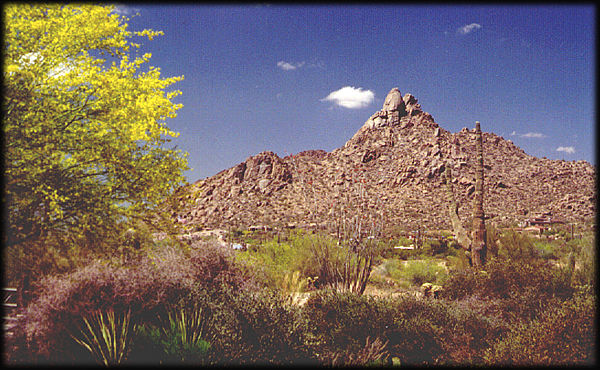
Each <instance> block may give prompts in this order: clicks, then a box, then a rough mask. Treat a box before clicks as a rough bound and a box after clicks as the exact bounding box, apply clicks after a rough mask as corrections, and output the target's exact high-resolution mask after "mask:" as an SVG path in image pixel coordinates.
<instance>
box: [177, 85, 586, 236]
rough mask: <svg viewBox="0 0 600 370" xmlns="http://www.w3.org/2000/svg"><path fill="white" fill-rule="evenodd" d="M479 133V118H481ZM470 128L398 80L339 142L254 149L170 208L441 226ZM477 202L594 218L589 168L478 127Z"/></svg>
mask: <svg viewBox="0 0 600 370" xmlns="http://www.w3.org/2000/svg"><path fill="white" fill-rule="evenodd" d="M482 129H483V131H485V122H484V123H483V124H482ZM473 133H474V129H473V128H471V129H468V128H463V129H462V130H461V131H460V132H457V133H451V132H449V131H446V130H445V129H444V128H442V127H440V126H439V125H438V124H437V123H436V122H435V121H434V119H433V117H432V116H431V115H430V114H429V113H427V112H425V111H423V109H422V108H421V105H420V104H419V103H418V101H417V99H416V98H415V97H414V96H412V95H411V94H405V95H404V96H402V95H401V93H400V91H399V90H398V89H397V88H394V89H392V90H391V91H390V92H389V94H388V95H387V97H386V99H385V102H384V104H383V107H382V109H381V110H380V111H377V112H375V113H374V114H373V115H371V117H369V119H368V120H367V121H366V122H365V124H364V125H363V126H362V127H361V128H360V129H359V130H358V131H357V132H356V134H355V135H354V136H353V137H352V138H351V139H350V140H348V141H347V142H346V144H345V145H344V146H343V147H341V148H338V149H335V150H333V151H332V152H325V151H323V150H308V151H304V152H301V153H298V154H295V155H289V156H286V157H283V158H281V157H279V156H278V155H277V154H275V153H273V152H262V153H259V154H257V155H255V156H252V157H250V158H248V159H246V160H245V161H244V162H242V163H240V164H238V165H237V166H234V167H232V168H230V169H226V170H223V171H221V172H220V173H218V174H216V175H215V176H212V177H210V178H207V179H204V180H200V181H197V182H195V183H194V184H191V185H189V186H187V187H184V188H181V189H179V190H178V191H177V192H176V193H175V195H174V196H175V197H176V199H174V200H175V204H177V206H176V209H170V212H171V215H172V216H173V217H174V218H176V219H177V220H178V221H179V222H180V223H182V224H185V225H188V226H192V229H195V230H201V229H211V228H230V227H240V228H248V227H250V226H252V225H269V226H272V227H294V226H296V225H297V226H306V225H309V224H312V225H313V226H314V225H321V226H324V225H325V224H327V223H330V222H332V220H335V219H337V220H339V219H341V218H348V217H353V216H356V215H361V217H365V218H366V217H369V218H371V219H373V220H374V219H378V220H379V222H381V223H382V224H384V226H385V227H389V226H392V225H394V226H399V227H403V228H414V227H424V228H446V229H448V228H450V221H449V217H448V211H447V205H448V199H447V197H446V193H445V191H444V187H443V176H442V174H443V172H444V171H445V170H449V171H451V176H452V186H453V190H454V196H455V198H456V200H457V202H458V204H459V215H460V218H461V219H462V221H463V223H465V224H466V222H468V221H469V220H470V219H471V216H472V214H471V209H472V202H471V197H472V194H473V192H474V183H475V159H476V156H475V137H474V134H473ZM483 151H484V169H485V180H484V184H485V185H484V199H485V200H484V202H485V203H484V209H485V214H486V216H487V218H488V219H489V220H490V221H491V222H492V223H495V224H497V225H499V226H508V225H514V224H515V223H516V222H522V221H524V220H526V219H528V218H530V217H533V216H535V215H538V214H544V213H545V214H551V215H552V217H554V218H558V219H562V220H564V221H566V222H584V221H590V220H593V218H594V216H595V210H596V208H595V207H596V206H595V204H596V195H595V194H596V192H595V176H596V170H595V167H594V166H592V165H591V164H590V163H588V162H586V161H571V162H569V161H564V160H550V159H545V158H542V159H540V158H536V157H533V156H530V155H528V154H526V153H525V152H524V151H523V150H522V149H520V148H518V147H517V146H515V145H514V144H513V143H512V141H510V140H505V139H504V138H502V137H501V136H498V135H496V134H494V133H490V132H484V133H483Z"/></svg>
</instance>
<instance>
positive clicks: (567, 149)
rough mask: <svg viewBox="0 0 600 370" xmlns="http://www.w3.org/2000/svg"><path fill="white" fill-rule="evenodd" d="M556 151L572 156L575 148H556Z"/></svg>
mask: <svg viewBox="0 0 600 370" xmlns="http://www.w3.org/2000/svg"><path fill="white" fill-rule="evenodd" d="M556 151H557V152H565V153H568V154H573V153H575V148H574V147H572V146H559V147H558V148H556Z"/></svg>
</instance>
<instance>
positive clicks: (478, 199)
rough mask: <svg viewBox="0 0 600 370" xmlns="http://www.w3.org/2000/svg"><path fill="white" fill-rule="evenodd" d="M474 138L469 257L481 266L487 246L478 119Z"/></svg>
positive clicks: (481, 145) (481, 149) (480, 136)
mask: <svg viewBox="0 0 600 370" xmlns="http://www.w3.org/2000/svg"><path fill="white" fill-rule="evenodd" d="M475 140H476V146H477V167H476V169H475V194H474V197H473V229H472V230H471V233H472V243H471V258H472V262H473V266H482V265H484V264H485V256H486V252H487V248H486V230H485V214H484V213H483V137H482V135H481V127H480V126H479V121H477V122H475Z"/></svg>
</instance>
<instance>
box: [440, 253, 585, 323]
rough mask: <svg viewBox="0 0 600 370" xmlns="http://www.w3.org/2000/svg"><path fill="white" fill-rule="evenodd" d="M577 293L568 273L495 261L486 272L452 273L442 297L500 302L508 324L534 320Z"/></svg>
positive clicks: (533, 263)
mask: <svg viewBox="0 0 600 370" xmlns="http://www.w3.org/2000/svg"><path fill="white" fill-rule="evenodd" d="M574 292H575V289H574V288H573V287H572V286H571V284H570V274H569V272H568V271H567V270H566V269H560V268H555V267H552V266H551V265H549V264H548V263H546V262H544V261H539V260H538V261H536V260H533V261H529V262H526V261H511V262H508V261H502V260H498V259H493V260H492V261H490V262H488V264H486V266H485V270H479V271H477V270H474V269H466V270H462V271H456V272H454V273H452V274H451V275H450V276H449V278H448V279H447V280H446V282H445V284H444V290H443V291H442V293H441V296H442V297H445V298H450V299H461V298H465V297H469V296H474V297H478V298H486V299H497V300H500V301H501V302H502V305H501V306H502V307H501V311H502V312H503V315H504V318H505V319H507V320H524V319H531V318H535V317H536V315H537V314H538V313H539V312H540V311H541V309H543V307H545V305H547V304H550V303H551V302H554V301H557V300H564V299H568V298H569V297H571V296H572V294H573V293H574Z"/></svg>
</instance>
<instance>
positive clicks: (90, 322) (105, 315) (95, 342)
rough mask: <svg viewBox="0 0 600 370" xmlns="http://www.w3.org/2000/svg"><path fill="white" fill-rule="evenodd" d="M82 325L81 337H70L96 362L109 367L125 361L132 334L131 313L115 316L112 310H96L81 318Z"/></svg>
mask: <svg viewBox="0 0 600 370" xmlns="http://www.w3.org/2000/svg"><path fill="white" fill-rule="evenodd" d="M83 323H84V324H85V326H84V327H82V328H80V330H79V334H81V337H79V336H75V335H71V337H72V338H73V339H74V340H75V341H76V342H77V343H79V344H80V345H82V346H83V347H85V348H86V349H87V350H88V351H90V352H91V353H92V355H93V356H94V357H95V358H96V360H97V361H98V362H101V363H103V364H104V365H106V366H110V365H118V364H120V363H121V361H123V360H124V359H125V356H126V355H127V351H128V350H129V346H130V344H131V335H130V334H131V333H132V332H133V323H132V321H131V311H127V312H125V313H122V314H120V315H117V314H115V311H114V310H113V309H109V310H107V311H105V312H103V311H100V310H98V311H95V312H93V313H92V314H91V315H90V316H88V317H83Z"/></svg>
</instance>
